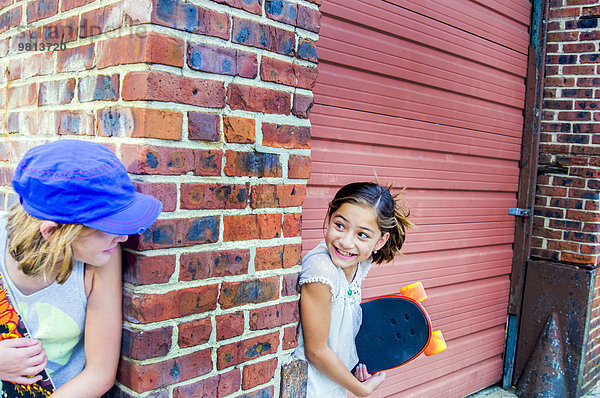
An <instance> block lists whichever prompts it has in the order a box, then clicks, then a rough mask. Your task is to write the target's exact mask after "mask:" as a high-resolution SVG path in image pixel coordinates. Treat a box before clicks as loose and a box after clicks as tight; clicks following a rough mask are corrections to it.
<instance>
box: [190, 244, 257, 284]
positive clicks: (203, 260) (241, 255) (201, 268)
mask: <svg viewBox="0 0 600 398" xmlns="http://www.w3.org/2000/svg"><path fill="white" fill-rule="evenodd" d="M249 261H250V252H249V251H248V250H223V251H216V252H215V251H206V252H197V253H184V254H182V255H181V268H180V271H179V280H181V281H195V280H201V279H207V278H222V277H224V276H230V275H243V274H246V273H247V272H248V262H249Z"/></svg>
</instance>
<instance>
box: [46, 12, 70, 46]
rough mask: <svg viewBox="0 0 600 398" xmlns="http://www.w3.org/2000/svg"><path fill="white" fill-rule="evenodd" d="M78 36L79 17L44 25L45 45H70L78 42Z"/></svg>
mask: <svg viewBox="0 0 600 398" xmlns="http://www.w3.org/2000/svg"><path fill="white" fill-rule="evenodd" d="M78 34H79V17H78V16H76V15H75V16H72V17H70V18H66V19H62V20H58V21H54V22H52V23H49V24H47V25H44V27H43V28H42V41H43V42H44V43H69V42H71V41H75V40H77V36H78ZM52 47H54V46H52Z"/></svg>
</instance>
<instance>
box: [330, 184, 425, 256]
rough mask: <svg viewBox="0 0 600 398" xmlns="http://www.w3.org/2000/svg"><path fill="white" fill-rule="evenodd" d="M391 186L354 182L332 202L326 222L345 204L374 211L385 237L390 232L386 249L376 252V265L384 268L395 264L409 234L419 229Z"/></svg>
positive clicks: (344, 187)
mask: <svg viewBox="0 0 600 398" xmlns="http://www.w3.org/2000/svg"><path fill="white" fill-rule="evenodd" d="M391 189H392V187H391V185H390V186H389V187H387V188H386V187H383V186H381V185H379V184H375V183H372V182H353V183H351V184H348V185H345V186H343V187H342V188H340V190H339V191H337V193H336V194H335V197H334V198H333V200H332V201H331V202H329V208H328V210H327V215H326V217H325V220H326V221H327V220H329V217H330V216H331V215H332V214H333V213H335V212H336V211H337V210H338V209H339V208H340V207H341V206H342V205H343V204H344V203H351V204H356V205H363V206H369V207H372V208H373V209H374V210H375V212H376V213H377V225H378V226H379V229H380V230H381V233H382V235H384V234H385V233H386V232H389V234H390V237H389V238H388V240H387V242H385V245H383V247H382V248H381V249H379V250H377V252H376V253H375V252H373V262H374V263H375V264H381V263H383V262H388V261H392V260H393V259H394V257H395V256H396V254H398V253H400V249H401V248H402V246H403V245H404V240H405V238H406V230H407V229H408V228H413V227H414V226H415V225H414V224H413V223H412V222H411V221H410V220H409V219H408V217H409V216H410V211H409V210H408V209H407V208H406V207H405V205H404V203H403V202H402V201H401V200H400V199H399V194H394V195H393V194H392V193H391Z"/></svg>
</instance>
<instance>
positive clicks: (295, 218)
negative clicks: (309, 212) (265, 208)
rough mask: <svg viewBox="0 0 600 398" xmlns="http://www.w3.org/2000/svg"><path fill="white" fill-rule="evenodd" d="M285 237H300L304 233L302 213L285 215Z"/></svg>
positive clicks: (283, 226)
mask: <svg viewBox="0 0 600 398" xmlns="http://www.w3.org/2000/svg"><path fill="white" fill-rule="evenodd" d="M282 229H283V236H285V237H286V238H289V237H294V236H300V234H301V231H302V215H301V214H300V213H286V214H284V215H283V225H282Z"/></svg>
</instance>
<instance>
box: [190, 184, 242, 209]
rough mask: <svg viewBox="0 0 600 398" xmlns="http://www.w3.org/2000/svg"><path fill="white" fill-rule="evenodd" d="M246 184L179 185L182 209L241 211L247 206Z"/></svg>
mask: <svg viewBox="0 0 600 398" xmlns="http://www.w3.org/2000/svg"><path fill="white" fill-rule="evenodd" d="M248 189H249V188H248V184H246V185H232V184H231V185H230V184H191V183H183V184H181V208H182V209H243V208H245V207H246V206H247V205H248Z"/></svg>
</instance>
